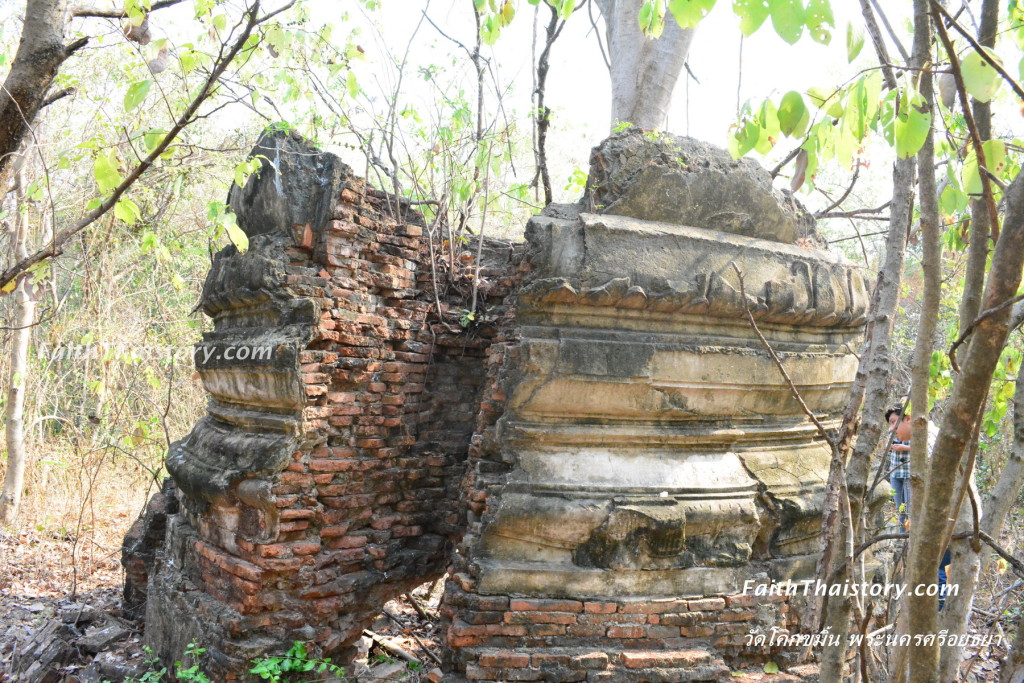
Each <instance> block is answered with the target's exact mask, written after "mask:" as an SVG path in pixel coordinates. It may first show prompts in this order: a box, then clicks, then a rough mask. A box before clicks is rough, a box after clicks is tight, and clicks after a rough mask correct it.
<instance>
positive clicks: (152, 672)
mask: <svg viewBox="0 0 1024 683" xmlns="http://www.w3.org/2000/svg"><path fill="white" fill-rule="evenodd" d="M142 649H143V650H145V651H146V654H147V655H149V658H148V659H147V660H146V666H147V667H149V671H147V672H146V673H144V674H142V676H141V677H140V678H139V679H138V683H160V681H162V680H163V679H164V674H166V673H167V668H166V667H162V666H160V658H159V657H157V656H156V654H155V653H154V652H153V648H151V647H150V646H149V645H143V646H142ZM158 666H159V667H160V668H159V669H158V668H157V667H158Z"/></svg>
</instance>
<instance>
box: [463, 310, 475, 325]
mask: <svg viewBox="0 0 1024 683" xmlns="http://www.w3.org/2000/svg"><path fill="white" fill-rule="evenodd" d="M459 312H460V313H462V317H461V318H459V324H460V325H462V326H463V327H469V326H470V325H472V324H473V323H474V322H476V313H474V312H473V311H471V310H469V309H468V308H462V309H459Z"/></svg>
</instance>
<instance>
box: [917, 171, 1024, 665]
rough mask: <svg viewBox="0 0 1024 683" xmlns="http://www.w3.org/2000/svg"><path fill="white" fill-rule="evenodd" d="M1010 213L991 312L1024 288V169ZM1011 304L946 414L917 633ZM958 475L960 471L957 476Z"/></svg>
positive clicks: (920, 554) (973, 352)
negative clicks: (925, 589) (926, 586)
mask: <svg viewBox="0 0 1024 683" xmlns="http://www.w3.org/2000/svg"><path fill="white" fill-rule="evenodd" d="M1005 202H1006V219H1005V221H1004V224H1003V229H1002V232H1001V233H1000V235H999V241H998V242H997V243H996V247H995V250H994V252H993V256H992V268H991V271H990V274H989V277H988V283H987V286H986V288H985V297H984V299H983V301H982V308H983V309H984V310H988V309H990V308H995V307H996V306H999V305H1001V304H1003V303H1004V302H1005V301H1007V300H1009V299H1011V298H1012V297H1013V296H1014V295H1015V294H1016V293H1017V288H1018V287H1019V286H1020V280H1021V269H1022V267H1024V250H1022V249H1021V248H1020V245H1021V243H1022V241H1024V174H1018V175H1017V177H1016V178H1014V180H1013V182H1012V183H1011V184H1010V186H1009V187H1008V188H1007V190H1006V194H1005ZM1009 322H1010V309H1009V308H1006V309H1004V310H1000V311H998V312H996V313H993V314H992V315H989V316H987V317H985V318H984V319H981V320H980V322H979V323H978V325H977V327H976V328H975V330H974V333H973V335H972V340H971V344H970V347H969V348H968V351H967V355H966V357H965V359H964V362H963V363H962V368H961V372H960V374H959V375H958V376H957V379H956V382H955V384H954V387H953V393H952V396H951V399H950V403H949V407H948V408H947V409H946V413H945V415H944V416H943V420H942V428H941V429H940V431H939V436H938V440H937V442H936V444H935V452H934V454H933V455H932V459H931V467H930V470H929V473H928V477H927V488H926V490H925V496H924V500H923V501H922V502H921V503H922V504H921V514H920V517H921V518H920V523H919V525H918V527H917V528H916V529H915V533H914V534H913V535H912V536H911V539H910V541H911V552H910V561H909V566H908V571H907V575H908V583H909V584H910V586H909V589H908V594H909V599H908V608H909V609H908V612H909V614H910V626H911V632H912V633H914V634H928V633H934V632H935V629H936V626H937V622H938V619H937V607H938V605H937V601H936V598H935V596H927V595H914V594H913V593H914V587H915V586H917V585H919V584H931V583H934V582H935V578H936V575H937V573H938V566H939V560H940V558H941V557H942V554H943V552H944V550H945V544H946V542H947V540H948V534H949V531H950V517H951V516H952V515H954V514H956V512H957V510H958V509H959V505H960V503H961V502H962V499H958V500H954V493H956V492H957V488H956V487H957V485H958V484H959V483H960V481H961V480H962V475H963V473H962V471H961V470H962V468H963V466H964V465H965V462H964V460H965V458H964V455H965V454H966V453H967V452H968V447H969V445H970V440H971V437H972V436H973V434H974V429H975V425H976V424H977V421H978V420H979V419H980V418H981V413H982V411H983V410H984V408H985V405H984V404H985V399H986V397H987V396H988V388H989V385H990V383H991V382H992V373H993V372H994V371H995V368H996V364H997V363H998V362H999V355H1000V353H1001V352H1002V350H1003V347H1004V346H1005V345H1006V339H1007V337H1008V335H1009ZM954 474H959V475H960V476H951V475H954ZM910 674H911V675H910V680H911V683H926V682H927V681H935V680H938V674H939V651H938V646H937V645H936V646H923V647H915V648H914V649H913V653H912V657H911V660H910Z"/></svg>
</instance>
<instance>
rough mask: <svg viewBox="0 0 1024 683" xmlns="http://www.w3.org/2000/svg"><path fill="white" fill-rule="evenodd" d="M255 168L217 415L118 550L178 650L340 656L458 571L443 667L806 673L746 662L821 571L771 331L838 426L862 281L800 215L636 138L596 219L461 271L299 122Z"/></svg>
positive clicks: (601, 168)
mask: <svg viewBox="0 0 1024 683" xmlns="http://www.w3.org/2000/svg"><path fill="white" fill-rule="evenodd" d="M254 154H260V155H262V156H263V158H264V163H263V170H262V172H261V173H260V174H259V175H258V176H254V177H252V178H250V180H249V181H248V183H247V184H246V186H245V188H244V189H242V190H239V189H238V188H237V187H236V188H234V190H233V191H232V194H231V196H230V198H229V199H230V204H231V207H232V209H233V210H234V211H235V213H236V214H237V216H238V221H239V224H240V225H241V226H242V228H243V229H244V230H245V232H246V233H247V234H248V235H249V239H250V247H249V249H248V250H247V251H246V252H245V253H239V252H238V251H237V250H236V249H234V248H233V247H228V248H226V249H224V250H223V251H222V252H221V253H219V254H218V255H217V257H216V259H215V261H214V264H213V267H212V269H211V271H210V274H209V276H208V277H207V280H206V283H205V286H204V288H203V295H202V302H201V305H202V309H203V311H204V312H205V313H206V314H207V315H209V316H210V317H211V318H212V320H213V323H214V330H213V331H212V332H209V333H207V334H206V335H204V338H203V341H202V343H201V344H200V347H201V348H200V350H199V352H198V353H197V354H196V358H197V366H198V370H199V372H200V374H201V376H202V379H203V382H204V386H205V388H206V390H207V392H208V394H209V405H208V415H207V416H206V417H205V418H203V419H202V420H201V421H200V422H199V423H198V424H197V425H196V426H195V428H194V429H193V431H192V432H191V433H190V434H189V435H188V436H186V437H185V438H183V439H182V440H180V441H178V442H176V443H175V444H173V446H172V448H171V452H170V454H169V456H168V459H167V468H168V471H169V472H170V474H171V479H172V480H173V481H172V483H170V484H169V485H168V486H167V487H165V490H164V491H162V492H161V493H160V494H158V495H157V496H155V497H154V499H153V500H152V501H151V504H150V506H149V510H148V511H147V513H146V514H145V515H144V516H143V517H142V518H140V520H139V521H138V522H137V523H136V525H135V526H134V527H133V529H132V530H131V531H130V532H129V535H128V537H127V538H126V542H125V552H124V559H125V567H126V593H125V597H126V606H127V607H128V608H129V609H134V610H136V611H137V613H139V614H142V613H144V614H145V621H146V641H147V642H148V643H150V644H151V645H152V646H153V648H154V649H155V650H156V652H158V653H159V654H160V655H161V656H162V657H164V658H165V659H167V660H172V659H173V658H174V657H180V654H181V652H183V651H184V649H185V647H186V645H187V644H188V643H189V642H190V641H192V640H196V641H197V642H200V643H202V644H203V646H204V647H206V648H207V652H206V655H205V658H206V659H205V661H204V662H203V665H204V667H205V669H206V670H208V671H209V672H211V674H212V675H213V676H214V678H215V680H231V679H236V678H241V677H244V673H245V671H247V669H248V666H249V662H250V661H251V660H252V659H253V658H257V657H260V656H263V655H266V654H267V653H271V652H280V651H283V650H284V649H287V647H288V646H289V645H290V644H291V643H292V642H293V641H295V640H301V641H304V642H306V643H309V644H310V646H311V649H312V650H313V651H315V652H317V653H321V654H324V655H327V656H331V657H333V658H334V659H335V660H336V661H338V660H340V661H343V662H344V661H345V660H346V658H348V657H351V656H352V653H353V651H354V648H353V644H354V643H355V642H356V641H357V640H358V638H359V636H360V635H361V631H362V629H363V628H364V626H365V625H366V624H368V623H369V621H370V620H372V619H373V617H374V616H375V615H376V614H378V613H379V611H380V608H381V606H382V605H383V604H384V602H386V601H387V600H389V599H391V598H393V597H396V596H398V595H400V594H402V593H404V592H407V591H408V590H410V589H411V588H412V587H414V586H416V585H419V584H422V583H424V582H426V581H429V580H431V579H434V578H437V577H440V576H442V575H443V574H445V573H447V574H448V577H449V580H448V582H447V584H446V586H447V587H446V592H445V595H444V597H443V601H442V610H441V611H442V619H443V625H444V629H445V638H446V645H447V647H448V653H447V659H446V668H447V673H446V676H448V678H446V679H445V680H449V679H450V680H464V679H470V680H482V681H506V680H517V681H540V680H543V681H637V682H639V681H717V680H727V679H728V677H729V671H730V667H736V666H741V665H746V664H752V663H759V662H764V661H766V660H767V659H770V658H772V659H774V660H775V661H778V662H781V663H784V664H791V665H793V666H792V667H791V669H790V673H791V674H794V675H799V674H800V672H801V671H802V669H801V667H800V666H798V660H799V654H800V653H799V652H796V651H785V650H780V649H778V648H768V647H763V646H757V647H755V646H748V645H747V644H746V643H747V642H748V640H749V639H748V638H747V635H748V634H750V633H762V634H767V633H768V632H769V631H771V630H772V629H781V630H783V631H786V630H789V631H793V630H795V629H798V628H799V626H800V617H801V614H802V611H803V609H804V605H803V602H802V601H801V599H800V598H799V597H785V596H778V595H775V596H765V597H757V596H755V595H753V594H751V593H750V592H749V591H748V592H744V590H743V589H744V583H745V582H747V581H753V582H755V583H757V584H766V583H779V582H785V581H793V580H800V579H807V578H812V577H813V573H814V563H815V560H816V557H817V552H818V551H819V535H820V529H819V527H820V518H821V502H822V497H823V490H824V483H825V479H826V477H827V474H828V466H829V454H828V450H827V448H825V447H824V446H823V445H822V442H821V440H820V438H819V437H818V435H817V434H816V432H815V430H814V428H813V427H812V426H811V425H809V424H808V423H807V421H806V419H805V418H804V416H803V414H802V412H801V409H800V407H799V405H798V404H797V402H796V401H795V399H794V398H793V397H792V396H791V395H790V391H789V389H788V387H787V385H786V383H785V380H784V379H783V378H782V376H781V374H780V373H779V372H778V370H777V368H776V367H775V366H774V364H773V362H772V361H771V359H770V358H769V356H768V354H767V353H766V351H765V349H764V348H763V346H762V345H761V343H760V341H759V340H758V338H757V336H756V334H755V331H754V330H753V329H752V327H751V326H750V324H749V323H748V321H747V319H746V315H747V311H748V310H749V311H750V313H751V315H752V316H753V317H754V319H755V320H756V321H757V326H758V329H759V330H760V331H761V332H762V333H763V334H764V335H765V337H766V338H767V339H768V340H769V342H770V343H771V345H772V346H773V348H774V349H775V350H776V351H777V352H778V354H779V355H780V357H781V358H782V359H783V362H784V364H785V366H786V368H787V370H788V372H789V374H790V376H791V377H792V379H793V381H794V383H795V384H796V385H797V386H798V388H799V389H800V391H801V393H802V395H803V397H804V399H805V400H806V401H807V403H808V404H809V405H810V406H811V408H812V409H813V410H814V411H815V412H816V413H817V414H818V415H820V416H821V419H822V421H823V422H824V423H826V425H828V424H836V423H837V421H838V418H839V411H840V410H841V408H842V406H843V403H844V400H845V395H846V393H847V391H848V389H849V385H850V382H851V381H852V379H853V375H854V372H855V370H856V357H855V356H854V353H853V350H854V347H855V345H856V343H857V340H858V339H859V336H860V335H861V334H862V331H863V329H862V328H863V324H864V319H865V309H866V303H867V296H866V286H865V282H864V279H863V277H862V276H861V274H860V273H859V272H858V271H857V270H855V269H853V268H852V267H850V266H849V265H846V264H845V263H843V262H842V261H841V259H839V258H838V257H836V256H833V255H831V254H829V253H828V252H826V251H824V250H822V249H821V248H819V246H820V245H819V243H818V241H817V237H816V234H815V232H814V225H813V220H811V219H810V217H809V216H808V215H807V214H806V212H805V211H804V210H803V209H802V207H800V206H799V204H797V203H796V202H795V201H794V200H793V199H792V197H790V196H788V195H782V194H781V193H779V192H777V191H775V190H772V188H771V182H770V178H768V176H767V174H766V173H765V172H764V171H763V170H762V169H760V167H758V166H756V164H753V163H752V162H749V161H744V162H734V161H732V160H731V159H730V158H729V157H728V155H726V154H725V153H723V152H721V151H720V150H717V149H714V148H711V147H708V146H705V145H703V144H701V143H697V142H695V141H692V140H689V139H685V138H672V137H669V136H659V137H655V136H651V135H645V134H642V133H639V132H632V131H627V132H625V133H620V134H617V135H615V136H613V137H612V138H609V140H607V141H605V142H604V143H602V145H601V146H599V147H598V148H596V149H595V150H594V153H593V156H592V168H591V175H590V184H589V188H588V191H587V194H586V195H585V196H584V198H583V199H582V200H581V201H580V202H579V203H578V204H575V205H552V206H550V207H548V209H546V210H545V211H544V212H542V213H541V214H540V215H538V216H536V217H534V218H533V219H532V220H531V221H530V222H529V225H528V226H527V230H526V241H525V242H522V243H511V242H507V241H500V240H486V241H485V243H484V245H483V246H484V248H483V250H482V254H481V259H480V261H479V263H473V264H472V265H471V268H469V269H468V273H469V274H468V275H466V271H463V275H462V276H460V277H455V278H453V277H448V276H447V275H446V274H447V273H449V272H451V271H450V270H449V269H448V268H447V266H448V265H450V264H448V263H447V262H445V261H444V259H443V258H442V257H441V255H440V253H439V250H436V249H434V250H432V249H431V248H430V246H431V245H430V244H429V240H428V236H427V234H426V233H427V227H426V225H425V224H424V222H423V220H422V218H421V217H420V216H419V214H418V213H416V212H415V211H414V210H413V207H411V206H409V204H408V203H407V202H405V201H404V200H400V199H398V198H396V197H394V196H391V195H388V194H386V193H383V192H380V191H378V190H375V189H373V188H372V187H370V186H369V185H367V184H366V183H365V182H364V181H363V180H361V179H359V178H357V177H355V176H354V175H353V174H352V172H351V170H350V169H349V168H348V167H347V166H345V165H344V164H343V163H341V162H340V161H339V160H338V159H337V158H336V157H334V156H333V155H331V154H327V153H321V152H319V151H318V150H316V149H314V148H312V147H311V146H309V145H308V143H306V142H304V141H302V140H300V139H298V138H297V137H294V136H291V135H288V134H284V133H268V134H266V135H265V136H264V138H263V139H262V140H261V141H260V143H259V144H258V145H257V148H256V149H255V150H254ZM692 226H698V227H692ZM432 254H433V256H434V258H435V259H438V260H434V261H433V262H432V260H431V259H432V257H431V255H432ZM473 269H479V277H480V283H481V284H480V289H479V294H480V298H479V303H478V307H477V311H478V313H479V315H478V316H477V320H475V321H473V323H472V324H471V325H468V326H466V327H463V326H462V325H460V324H458V317H459V316H458V314H455V315H454V316H453V314H452V312H453V311H458V310H460V309H465V308H466V307H467V306H468V303H466V302H467V301H468V300H469V293H470V291H471V288H472V282H471V278H472V274H473ZM740 275H742V286H741V283H740V279H739V277H740ZM240 349H252V350H255V349H265V350H266V351H264V352H260V353H253V352H252V351H248V352H245V357H241V356H243V354H242V353H239V350H240ZM805 669H806V668H805ZM805 672H806V671H805ZM811 675H812V674H811V673H808V676H811Z"/></svg>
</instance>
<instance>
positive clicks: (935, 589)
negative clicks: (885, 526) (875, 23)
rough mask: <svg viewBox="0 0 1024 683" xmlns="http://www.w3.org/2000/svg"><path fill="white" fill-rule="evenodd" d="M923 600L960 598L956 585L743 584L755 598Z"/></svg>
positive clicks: (807, 582) (812, 581)
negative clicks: (804, 596)
mask: <svg viewBox="0 0 1024 683" xmlns="http://www.w3.org/2000/svg"><path fill="white" fill-rule="evenodd" d="M908 593H909V594H910V595H913V596H917V597H923V596H937V597H948V596H951V595H959V593H960V586H959V585H958V584H955V583H946V584H938V583H921V584H917V585H915V586H908V585H907V584H905V583H876V582H865V583H853V582H850V583H825V582H823V581H819V580H817V579H806V580H804V581H786V582H784V583H763V582H759V581H752V580H749V579H748V580H747V581H744V582H743V594H744V595H753V596H755V597H764V596H769V595H814V596H822V597H823V596H828V597H842V598H856V597H867V598H882V597H892V598H895V599H897V600H899V599H900V598H902V597H903V596H904V595H907V594H908Z"/></svg>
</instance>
